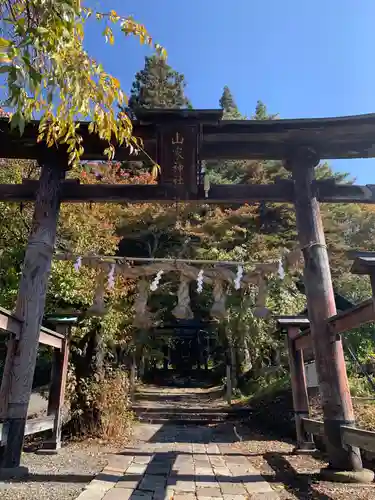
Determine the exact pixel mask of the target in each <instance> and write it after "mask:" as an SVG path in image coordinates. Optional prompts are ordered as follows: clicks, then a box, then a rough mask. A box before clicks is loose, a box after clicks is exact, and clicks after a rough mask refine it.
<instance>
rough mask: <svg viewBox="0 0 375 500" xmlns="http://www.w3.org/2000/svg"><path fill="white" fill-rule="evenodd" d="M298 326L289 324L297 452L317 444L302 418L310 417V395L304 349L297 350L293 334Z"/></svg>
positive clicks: (311, 448)
mask: <svg viewBox="0 0 375 500" xmlns="http://www.w3.org/2000/svg"><path fill="white" fill-rule="evenodd" d="M295 331H299V328H298V327H295V326H288V338H287V341H288V354H289V356H288V357H289V367H290V381H291V385H292V394H293V409H294V420H295V425H296V434H297V446H296V448H295V452H299V451H307V450H310V451H311V450H314V449H315V445H314V442H313V439H312V436H311V435H309V434H307V433H306V432H305V431H304V428H303V423H302V419H303V418H309V415H310V409H309V397H308V394H307V384H306V374H305V365H304V362H303V351H301V350H296V349H295V346H294V341H293V340H292V336H293V334H294V332H295Z"/></svg>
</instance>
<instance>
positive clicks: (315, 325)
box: [288, 149, 362, 471]
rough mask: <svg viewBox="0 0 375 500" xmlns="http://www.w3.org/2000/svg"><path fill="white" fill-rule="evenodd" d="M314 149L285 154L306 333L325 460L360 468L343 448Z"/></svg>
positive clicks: (339, 373) (346, 398)
mask: <svg viewBox="0 0 375 500" xmlns="http://www.w3.org/2000/svg"><path fill="white" fill-rule="evenodd" d="M317 164H318V158H317V156H316V154H315V152H314V151H311V150H310V149H303V150H299V151H297V152H296V154H295V155H294V156H293V157H292V158H291V159H290V160H289V165H288V166H289V167H291V170H292V174H293V180H294V203H295V210H296V218H297V229H298V238H299V242H300V246H301V250H302V252H303V256H304V260H305V268H304V283H305V289H306V296H307V306H308V314H309V320H310V327H311V335H312V340H313V347H314V352H315V360H316V368H317V374H318V380H319V388H320V393H321V398H322V406H323V414H324V429H325V436H326V442H327V452H328V457H329V465H330V468H332V469H339V470H351V471H353V470H361V469H362V460H361V456H360V452H359V449H358V448H344V446H343V444H342V441H341V432H340V427H341V425H346V426H354V425H355V422H354V413H353V406H352V401H351V397H350V392H349V385H348V378H347V374H346V367H345V359H344V352H343V346H342V341H341V336H339V335H336V336H333V335H332V334H331V333H330V329H329V326H328V324H327V318H329V317H330V316H333V315H334V314H335V313H336V306H335V299H334V293H333V287H332V281H331V272H330V267H329V260H328V252H327V247H326V242H325V238H324V232H323V225H322V220H321V216H320V210H319V203H318V201H317V198H316V192H315V190H314V187H313V181H314V167H315V166H316V165H317Z"/></svg>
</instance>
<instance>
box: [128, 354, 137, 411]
mask: <svg viewBox="0 0 375 500" xmlns="http://www.w3.org/2000/svg"><path fill="white" fill-rule="evenodd" d="M136 368H137V365H136V361H135V351H134V352H133V354H132V361H131V367H130V381H129V386H130V387H129V389H130V401H131V402H133V401H134V391H135V374H136Z"/></svg>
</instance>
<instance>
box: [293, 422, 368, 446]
mask: <svg viewBox="0 0 375 500" xmlns="http://www.w3.org/2000/svg"><path fill="white" fill-rule="evenodd" d="M302 423H303V428H304V430H305V432H306V433H308V434H312V435H313V436H319V437H324V423H323V422H321V421H320V420H313V419H310V418H303V419H302ZM341 440H342V444H343V445H344V446H353V447H357V448H360V449H361V450H364V451H369V452H373V453H375V432H372V431H365V430H363V429H357V428H355V427H347V426H344V425H343V426H341Z"/></svg>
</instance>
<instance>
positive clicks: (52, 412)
mask: <svg viewBox="0 0 375 500" xmlns="http://www.w3.org/2000/svg"><path fill="white" fill-rule="evenodd" d="M21 326H22V322H21V321H20V320H18V319H17V318H16V317H15V316H13V315H12V313H10V312H9V311H7V310H6V309H3V308H0V334H2V335H7V336H8V340H10V341H14V340H15V339H17V338H18V337H19V335H20V332H21ZM56 328H57V329H59V331H53V330H50V329H49V328H45V327H41V329H40V333H39V344H42V345H47V346H50V347H52V348H53V357H52V370H51V383H50V388H49V395H48V407H47V415H46V416H43V417H38V418H33V419H28V420H27V421H26V426H25V436H30V435H32V434H37V433H39V432H43V431H47V430H52V431H53V432H52V438H51V439H50V440H48V441H47V442H44V443H43V448H45V449H48V450H58V449H59V448H60V447H61V426H62V410H63V407H64V395H65V385H66V377H67V372H68V359H69V335H68V332H69V327H68V326H65V325H57V327H56ZM9 379H10V374H9V373H8V372H7V367H6V366H5V368H4V373H3V380H2V389H4V392H7V391H6V388H7V387H8V385H9ZM1 404H2V408H1V409H0V410H1V412H0V413H1V422H0V455H1V447H4V446H5V445H6V442H7V439H8V424H7V418H6V412H7V404H6V401H5V402H4V401H2V402H1Z"/></svg>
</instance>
